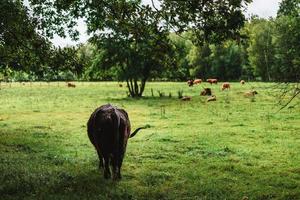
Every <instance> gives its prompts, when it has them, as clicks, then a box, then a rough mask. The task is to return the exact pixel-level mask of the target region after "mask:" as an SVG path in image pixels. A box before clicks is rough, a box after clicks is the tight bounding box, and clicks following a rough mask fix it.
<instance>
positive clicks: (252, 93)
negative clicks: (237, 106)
mask: <svg viewBox="0 0 300 200" xmlns="http://www.w3.org/2000/svg"><path fill="white" fill-rule="evenodd" d="M206 82H207V83H209V84H211V85H212V84H213V83H214V84H218V79H215V78H208V79H206ZM200 83H202V79H194V80H193V79H190V80H188V81H187V84H188V86H190V87H191V86H193V85H196V84H200ZM240 83H241V84H242V85H244V84H245V83H246V82H245V81H244V80H241V81H240ZM229 89H230V83H229V82H224V83H223V84H222V86H221V90H222V91H224V90H229ZM256 94H258V93H257V91H255V90H251V91H247V92H245V93H244V97H254V96H255V95H256ZM200 96H209V97H208V98H207V100H206V101H207V102H210V101H216V100H217V97H216V95H213V94H212V89H211V88H203V90H202V91H201V92H200ZM191 99H192V97H189V96H184V97H182V98H181V100H183V101H190V100H191Z"/></svg>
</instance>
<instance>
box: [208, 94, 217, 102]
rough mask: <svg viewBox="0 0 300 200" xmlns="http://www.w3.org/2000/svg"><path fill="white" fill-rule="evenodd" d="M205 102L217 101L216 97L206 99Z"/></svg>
mask: <svg viewBox="0 0 300 200" xmlns="http://www.w3.org/2000/svg"><path fill="white" fill-rule="evenodd" d="M206 101H207V102H210V101H217V97H216V96H215V95H212V96H210V97H208V98H207V100H206Z"/></svg>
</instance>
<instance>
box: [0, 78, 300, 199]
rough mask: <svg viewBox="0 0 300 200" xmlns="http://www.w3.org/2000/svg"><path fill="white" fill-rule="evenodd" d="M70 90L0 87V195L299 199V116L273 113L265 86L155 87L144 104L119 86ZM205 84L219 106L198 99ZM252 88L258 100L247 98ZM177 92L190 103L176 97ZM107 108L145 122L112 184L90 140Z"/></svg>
mask: <svg viewBox="0 0 300 200" xmlns="http://www.w3.org/2000/svg"><path fill="white" fill-rule="evenodd" d="M76 85H77V87H76V88H67V87H66V86H65V84H64V83H50V84H47V83H33V84H32V85H30V84H29V83H25V85H23V84H19V83H13V84H12V85H11V86H10V85H9V84H6V85H5V84H3V83H2V85H1V90H0V96H1V99H0V152H1V154H0V174H1V176H0V194H1V197H2V198H3V199H16V198H21V199H38V198H40V199H74V198H75V199H242V198H244V197H248V198H249V199H299V198H300V192H299V191H300V142H299V141H300V134H299V133H300V112H299V111H300V110H299V107H295V108H293V109H289V108H286V109H284V110H282V111H281V112H279V113H276V111H277V110H278V109H279V107H278V105H277V104H276V102H277V100H276V99H275V97H274V96H272V95H271V94H272V93H273V92H274V91H273V90H271V87H270V86H271V84H267V83H251V84H249V83H247V84H246V85H244V86H242V85H240V84H239V83H232V87H231V90H230V91H223V92H222V91H221V90H220V84H219V85H212V86H210V85H208V84H206V83H204V84H202V85H199V86H195V87H192V88H189V87H188V86H187V85H186V84H185V83H166V82H165V83H157V82H154V83H149V84H147V86H146V91H145V97H144V98H141V99H131V98H127V96H126V87H125V84H123V87H118V84H117V83H116V82H101V83H76ZM202 86H203V87H212V89H213V93H214V94H215V95H216V96H217V101H216V102H209V103H207V102H206V97H200V96H199V93H200V90H202ZM252 87H253V88H254V89H256V90H257V91H258V93H259V94H258V95H257V96H256V97H255V99H249V98H245V97H243V92H245V91H247V90H250V89H251V88H252ZM151 89H152V90H153V93H154V96H152V93H151ZM179 90H183V95H189V96H192V101H190V102H183V101H180V100H179V99H178V98H177V92H178V91H179ZM158 91H161V92H164V93H165V94H166V97H163V98H159V97H158V96H159V94H158ZM169 93H171V94H172V98H169V97H168V95H169ZM105 103H112V104H114V105H117V106H119V107H122V108H124V109H126V110H127V112H128V113H129V117H130V120H131V124H132V128H133V129H134V128H136V127H138V126H142V125H145V124H150V125H151V128H150V129H146V130H143V131H141V132H140V133H139V134H138V135H137V136H135V137H134V138H133V139H130V141H129V144H128V148H127V153H126V157H125V160H124V164H123V167H122V175H123V179H122V180H121V181H120V182H117V183H114V182H112V181H110V180H108V181H107V180H104V179H103V178H102V174H101V173H100V172H99V171H98V169H97V162H98V161H97V156H96V153H95V150H94V148H93V146H92V145H91V144H90V142H89V140H88V137H87V134H86V122H87V120H88V118H89V116H90V114H91V112H92V111H93V110H94V109H95V108H96V107H98V106H100V105H102V104H105Z"/></svg>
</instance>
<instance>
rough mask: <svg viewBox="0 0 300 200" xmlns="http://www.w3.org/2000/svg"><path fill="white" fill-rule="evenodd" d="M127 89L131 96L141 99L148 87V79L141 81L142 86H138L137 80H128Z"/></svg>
mask: <svg viewBox="0 0 300 200" xmlns="http://www.w3.org/2000/svg"><path fill="white" fill-rule="evenodd" d="M126 82H127V87H128V91H129V95H130V96H131V97H133V98H135V97H141V96H142V95H143V92H144V90H145V85H146V79H143V80H141V84H138V81H137V79H134V80H132V79H128V80H126Z"/></svg>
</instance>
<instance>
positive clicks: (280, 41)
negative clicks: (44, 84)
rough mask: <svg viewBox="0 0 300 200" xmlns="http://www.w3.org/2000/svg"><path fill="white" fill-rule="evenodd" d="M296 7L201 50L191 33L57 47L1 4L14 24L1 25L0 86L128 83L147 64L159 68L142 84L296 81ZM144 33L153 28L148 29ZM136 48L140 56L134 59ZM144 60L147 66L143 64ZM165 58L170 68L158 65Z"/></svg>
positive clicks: (284, 6) (20, 9)
mask: <svg viewBox="0 0 300 200" xmlns="http://www.w3.org/2000/svg"><path fill="white" fill-rule="evenodd" d="M293 2H294V3H295V5H293V4H292V3H293ZM297 2H298V1H297V0H296V1H283V2H282V3H281V6H280V9H279V11H278V13H277V17H276V18H270V19H260V18H258V17H256V16H253V17H252V18H251V19H249V20H248V21H246V23H245V24H244V26H243V27H242V28H241V29H240V30H239V35H238V36H236V37H234V39H227V40H225V41H222V40H220V42H213V43H210V42H206V41H205V40H204V42H203V43H201V44H199V43H197V41H196V39H195V38H197V37H198V38H199V36H196V35H195V32H194V31H185V32H183V33H181V34H175V33H169V34H168V38H167V39H161V38H159V39H157V40H155V41H154V42H153V40H152V39H151V37H153V36H155V33H151V34H152V35H151V34H149V36H148V35H147V34H148V33H146V31H145V33H144V34H145V35H146V36H147V37H149V39H147V38H146V39H145V38H143V40H144V41H146V42H143V43H136V42H135V43H132V41H131V43H130V42H128V41H125V42H123V43H117V42H116V41H120V38H119V39H116V40H114V42H111V41H110V40H109V38H108V39H106V43H105V44H104V43H103V42H102V41H100V42H99V41H95V40H94V39H93V38H91V40H90V42H88V43H87V44H81V45H79V46H76V47H66V48H56V47H54V46H53V45H52V44H51V43H50V42H49V40H47V39H46V38H45V37H42V36H41V35H39V34H38V33H36V32H35V31H34V30H35V29H36V25H35V24H34V23H33V21H34V20H35V19H30V16H29V15H28V12H27V11H26V8H25V7H24V6H23V5H22V4H18V5H17V6H15V5H14V6H11V5H10V4H9V3H7V4H2V5H1V6H2V7H1V8H0V10H3V11H5V10H6V11H7V10H8V9H10V12H9V13H3V14H2V15H5V16H6V17H7V16H9V15H11V17H12V19H13V20H14V21H13V23H15V24H16V25H15V26H16V27H17V29H16V27H15V29H12V31H10V28H11V27H12V25H11V24H9V25H7V27H5V25H6V24H5V23H6V21H4V22H3V23H2V24H1V26H4V29H3V30H6V31H4V32H1V34H0V36H1V37H0V53H1V54H0V59H1V60H0V80H1V81H35V80H44V81H63V80H68V81H70V80H81V81H101V80H122V79H124V80H128V77H132V75H130V73H143V70H144V69H147V68H148V67H147V65H157V68H155V70H152V71H149V72H151V73H152V74H150V75H149V74H147V73H148V72H147V73H146V74H147V76H146V77H147V78H148V77H150V78H151V80H170V81H185V80H187V79H190V78H204V79H205V78H209V77H212V78H218V79H219V80H223V81H233V80H240V79H245V80H259V81H280V82H299V79H300V17H299V3H298V4H297ZM5 6H6V7H7V8H6V7H5ZM9 6H11V7H9ZM11 11H14V12H16V13H21V15H17V16H19V17H17V18H13V17H14V16H15V15H14V14H13V13H11ZM28 18H29V19H30V20H28ZM7 19H9V17H7ZM20 24H22V25H23V26H26V29H27V32H28V33H27V32H26V33H24V31H23V30H24V29H25V28H24V27H23V28H22V27H19V26H20ZM149 27H151V26H149ZM5 28H6V29H5ZM18 30H19V31H20V32H18ZM142 31H143V29H141V30H140V32H141V33H142ZM149 31H150V32H151V31H153V30H152V29H150V28H149ZM24 34H25V35H24ZM75 36H76V35H75ZM75 36H74V37H75ZM146 36H145V37H146ZM160 37H162V36H161V35H160ZM10 38H12V39H10ZM28 38H29V39H28ZM1 40H2V41H4V42H1ZM100 40H101V39H100ZM9 41H12V42H11V43H9ZM21 41H26V44H25V45H23V43H22V42H21ZM133 41H134V40H133ZM160 41H163V42H164V43H166V44H168V45H164V43H163V42H162V43H161V44H159V46H157V47H156V46H155V44H153V43H155V42H160ZM100 43H101V44H100ZM20 44H22V45H20ZM113 45H115V46H113ZM118 45H119V46H118ZM120 45H121V46H120ZM126 45H128V48H133V45H136V46H135V47H134V48H136V49H133V50H131V51H128V52H126V53H127V54H125V53H124V55H122V56H123V57H122V56H120V54H121V53H123V52H125V51H126ZM164 46H167V47H166V49H165V50H164V49H163V50H160V49H161V48H162V47H164ZM147 48H148V49H147ZM155 48H157V50H155ZM139 49H140V50H141V51H140V52H142V53H139ZM160 51H161V52H160ZM160 55H162V56H164V58H163V59H162V58H161V57H160ZM126 56H131V58H130V63H126V67H128V66H127V65H132V66H133V67H132V68H130V70H125V71H126V73H127V72H128V73H129V74H128V73H127V74H126V73H124V72H123V73H120V69H122V65H124V63H121V62H117V61H116V60H115V59H123V61H126ZM146 60H149V63H146V64H145V62H146ZM163 60H166V63H167V64H165V65H164V64H162V63H161V62H162V61H163ZM135 61H136V62H135ZM135 65H136V66H135ZM138 65H143V67H144V69H142V70H140V71H142V72H140V71H139V70H134V68H138ZM124 66H125V65H124ZM152 68H153V66H151V69H152ZM128 69H129V68H128ZM144 75H145V74H143V76H144ZM122 76H126V77H125V78H124V77H123V78H122ZM133 77H134V76H133Z"/></svg>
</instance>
